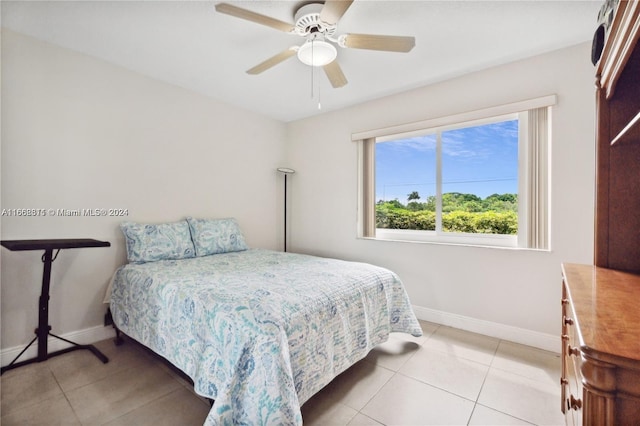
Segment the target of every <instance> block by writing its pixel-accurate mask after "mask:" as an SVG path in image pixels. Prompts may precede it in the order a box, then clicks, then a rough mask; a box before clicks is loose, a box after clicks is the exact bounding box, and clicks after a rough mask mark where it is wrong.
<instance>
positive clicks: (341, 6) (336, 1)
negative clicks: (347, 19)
mask: <svg viewBox="0 0 640 426" xmlns="http://www.w3.org/2000/svg"><path fill="white" fill-rule="evenodd" d="M351 3H353V0H327V1H325V3H324V6H323V7H322V10H321V11H320V20H321V21H322V22H325V23H327V24H331V25H334V24H336V23H338V20H340V18H342V15H344V14H345V12H346V11H347V9H349V6H351Z"/></svg>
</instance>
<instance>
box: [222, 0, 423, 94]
mask: <svg viewBox="0 0 640 426" xmlns="http://www.w3.org/2000/svg"><path fill="white" fill-rule="evenodd" d="M353 1H354V0H326V1H324V2H306V3H304V4H303V5H302V6H301V7H299V8H298V9H297V10H296V12H295V14H294V20H295V24H290V23H288V22H284V21H281V20H279V19H275V18H271V17H269V16H265V15H262V14H259V13H256V12H252V11H250V10H247V9H243V8H240V7H237V6H234V5H232V4H229V3H219V4H217V5H216V11H218V12H220V13H225V14H227V15H231V16H235V17H236V18H240V19H245V20H247V21H252V22H255V23H257V24H261V25H266V26H268V27H271V28H274V29H276V30H279V31H283V32H285V33H290V34H295V35H298V36H300V37H303V38H305V39H306V41H305V42H304V43H303V44H302V45H300V46H298V45H295V46H291V47H290V48H288V49H286V50H284V51H282V52H280V53H278V54H276V55H274V56H272V57H270V58H269V59H267V60H265V61H263V62H261V63H259V64H258V65H256V66H255V67H253V68H251V69H249V70H247V73H248V74H260V73H262V72H264V71H266V70H268V69H269V68H271V67H273V66H275V65H278V64H279V63H281V62H283V61H285V60H286V59H289V58H290V57H292V56H294V55H297V56H298V59H299V60H300V61H301V62H303V63H304V64H306V65H310V66H315V67H322V68H323V69H324V72H325V74H326V75H327V78H328V79H329V81H330V82H331V85H332V86H333V87H334V88H338V87H342V86H344V85H345V84H347V79H346V77H345V76H344V73H343V72H342V69H341V68H340V65H339V64H338V62H337V61H336V60H335V59H336V56H337V54H338V53H337V49H336V48H335V46H334V44H336V45H338V46H339V47H342V48H351V49H368V50H382V51H387V52H409V51H410V50H411V49H413V47H414V46H415V38H414V37H405V36H392V35H375V34H342V35H339V36H336V31H337V24H338V21H339V20H340V18H341V17H342V16H343V15H344V14H345V12H346V11H347V9H349V7H350V6H351V3H353ZM330 42H331V43H330Z"/></svg>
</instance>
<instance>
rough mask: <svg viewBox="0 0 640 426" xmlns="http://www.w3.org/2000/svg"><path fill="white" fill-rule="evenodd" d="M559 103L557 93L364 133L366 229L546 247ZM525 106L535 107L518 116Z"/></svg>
mask: <svg viewBox="0 0 640 426" xmlns="http://www.w3.org/2000/svg"><path fill="white" fill-rule="evenodd" d="M553 103H555V96H552V97H547V98H542V99H538V100H534V101H526V102H525V103H518V104H511V105H508V106H505V107H498V108H492V109H489V110H484V111H475V112H472V113H465V114H460V115H458V116H453V117H445V118H442V119H437V120H429V121H426V122H421V123H413V124H410V125H405V126H398V127H396V128H388V129H382V130H378V131H372V132H365V133H367V134H366V135H365V136H368V137H363V138H361V139H360V140H361V147H362V149H361V165H362V168H361V171H362V173H361V175H362V179H361V185H360V194H361V200H360V211H361V215H360V219H361V220H360V235H361V236H362V237H369V238H376V239H392V240H408V241H431V242H448V243H458V244H473V245H486V246H503V247H524V248H538V249H546V248H548V202H547V198H548V190H547V184H548V176H547V174H548V167H547V162H548V158H547V157H548V156H547V145H548V140H549V128H550V127H549V119H548V109H549V105H551V104H553ZM538 104H543V106H538ZM523 106H533V107H532V108H529V109H527V110H524V111H523V110H522V109H520V112H518V109H519V108H522V107H523ZM502 112H507V113H502ZM496 113H500V114H496ZM371 136H373V137H371Z"/></svg>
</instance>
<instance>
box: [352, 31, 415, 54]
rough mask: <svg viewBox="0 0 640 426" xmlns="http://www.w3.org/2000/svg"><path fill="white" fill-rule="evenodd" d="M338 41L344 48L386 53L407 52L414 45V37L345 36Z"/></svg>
mask: <svg viewBox="0 0 640 426" xmlns="http://www.w3.org/2000/svg"><path fill="white" fill-rule="evenodd" d="M340 40H341V42H342V43H341V45H344V47H350V48H353V49H368V50H384V51H387V52H408V51H410V50H411V49H413V47H414V46H415V45H416V39H415V37H405V36H389V35H373V34H345V35H343V36H340Z"/></svg>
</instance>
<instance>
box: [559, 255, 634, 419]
mask: <svg viewBox="0 0 640 426" xmlns="http://www.w3.org/2000/svg"><path fill="white" fill-rule="evenodd" d="M562 274H563V281H564V283H563V288H562V345H563V348H562V378H561V384H562V407H561V408H562V411H563V412H564V413H565V416H566V418H567V424H586V425H627V424H628V425H638V424H640V274H635V273H630V272H623V271H616V270H613V269H608V268H600V267H597V266H591V265H576V264H564V265H563V267H562Z"/></svg>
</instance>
